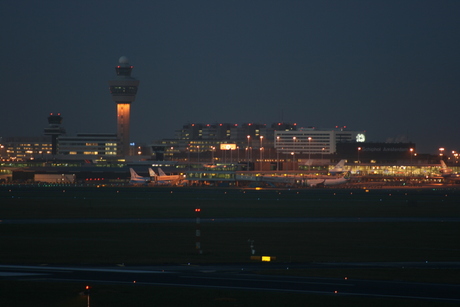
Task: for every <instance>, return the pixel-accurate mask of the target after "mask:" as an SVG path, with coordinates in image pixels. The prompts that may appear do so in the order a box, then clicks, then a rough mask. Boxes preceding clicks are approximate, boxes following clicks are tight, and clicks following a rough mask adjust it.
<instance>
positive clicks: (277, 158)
mask: <svg viewBox="0 0 460 307" xmlns="http://www.w3.org/2000/svg"><path fill="white" fill-rule="evenodd" d="M279 142H280V137H279V136H277V137H276V170H277V171H279V170H280V152H279V149H278V146H279Z"/></svg>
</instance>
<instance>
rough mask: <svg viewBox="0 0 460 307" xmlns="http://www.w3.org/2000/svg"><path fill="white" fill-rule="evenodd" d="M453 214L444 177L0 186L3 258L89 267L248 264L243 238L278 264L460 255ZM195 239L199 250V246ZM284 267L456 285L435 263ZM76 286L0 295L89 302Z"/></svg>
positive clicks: (262, 300)
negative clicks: (300, 183)
mask: <svg viewBox="0 0 460 307" xmlns="http://www.w3.org/2000/svg"><path fill="white" fill-rule="evenodd" d="M197 208H200V212H199V213H196V210H195V209H197ZM197 217H199V221H200V223H199V224H197ZM459 218H460V192H459V191H457V190H456V189H452V188H442V189H395V190H382V189H379V190H364V189H362V190H358V189H356V190H353V189H343V190H333V189H307V190H239V189H215V188H202V189H189V188H175V189H171V188H139V187H133V188H113V187H110V188H76V187H62V186H61V187H47V188H45V187H41V188H37V187H27V186H1V187H0V220H1V222H0V245H1V246H2V248H1V251H0V262H1V264H38V265H44V264H46V265H57V264H59V265H62V264H72V265H89V266H92V265H109V266H110V265H113V266H116V265H120V264H123V265H125V266H138V265H152V264H188V263H191V264H192V265H206V264H210V263H220V264H235V263H242V264H244V263H251V262H253V261H255V260H251V259H250V256H251V254H252V253H251V242H253V243H252V245H253V249H254V250H255V255H256V256H262V255H266V256H272V257H276V260H275V261H276V263H283V264H299V263H300V264H301V263H311V262H319V263H324V262H337V263H341V262H426V261H428V262H434V261H435V262H441V263H442V262H457V261H460V244H459V243H458V237H459V234H460V227H459V226H460V225H459ZM197 229H199V230H200V234H201V236H200V237H199V239H197V236H196V230H197ZM197 241H199V242H200V245H201V251H202V252H201V253H199V252H198V251H197V249H196V242H197ZM260 273H267V271H265V272H260ZM269 273H271V274H280V272H279V271H271V272H269ZM286 273H287V272H282V274H286ZM288 274H301V275H307V276H309V275H312V276H325V277H343V276H344V274H345V275H347V276H351V275H353V277H354V278H369V279H390V280H392V279H398V280H411V281H413V280H415V281H420V282H436V283H455V284H458V279H457V278H456V276H458V274H457V272H456V270H455V269H441V268H439V269H433V268H430V269H429V270H427V269H416V270H410V271H408V270H404V269H382V268H377V269H373V270H369V269H364V270H363V269H356V268H354V269H347V270H345V271H344V269H343V268H340V269H327V270H326V269H323V270H318V269H315V270H291V271H290V272H289V273H288ZM350 274H351V275H350ZM83 286H84V284H83V283H82V284H74V283H69V284H58V285H56V284H54V283H40V286H37V285H36V284H35V283H31V282H30V281H27V282H25V281H14V282H3V283H2V287H1V289H2V290H1V291H2V292H3V293H2V295H1V297H0V303H1V301H2V300H3V302H5V303H6V304H2V305H5V306H7V305H12V304H11V303H14V302H16V303H19V302H23V303H22V304H17V306H21V305H23V306H41V305H40V304H39V303H40V302H43V306H44V305H47V306H86V305H85V303H87V301H86V300H85V299H86V297H85V296H79V295H78V293H79V292H81V288H82V287H83ZM57 289H60V290H57ZM71 293H72V295H71ZM93 293H94V294H93ZM177 293H181V295H177ZM37 298H40V299H38V300H37ZM91 299H92V301H91V304H92V305H93V306H152V304H148V302H155V304H153V305H157V306H184V305H187V306H250V305H251V306H254V305H256V306H260V305H270V306H275V305H279V304H284V305H290V306H305V305H313V306H316V305H321V306H326V305H329V306H364V305H366V306H367V305H369V304H373V305H376V306H388V305H389V304H393V305H396V306H410V304H413V306H440V304H446V305H451V303H448V302H432V301H419V300H408V301H407V300H403V299H375V298H363V297H335V296H323V295H305V294H298V295H295V294H292V293H291V294H286V293H266V292H254V291H236V290H213V291H211V290H209V289H208V290H205V289H182V288H181V289H178V288H171V287H160V286H157V287H141V286H139V287H133V286H120V285H94V286H93V292H92V296H91ZM112 300H113V301H112ZM38 301H39V302H38ZM64 302H65V303H64ZM283 302H284V303H283ZM306 302H307V303H306ZM379 304H380V305H379ZM398 304H399V305H398ZM422 304H423V305H422Z"/></svg>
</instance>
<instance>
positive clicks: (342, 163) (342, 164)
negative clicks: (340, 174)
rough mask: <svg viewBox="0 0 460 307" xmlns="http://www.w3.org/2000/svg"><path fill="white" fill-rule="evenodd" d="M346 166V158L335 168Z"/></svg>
mask: <svg viewBox="0 0 460 307" xmlns="http://www.w3.org/2000/svg"><path fill="white" fill-rule="evenodd" d="M344 166H345V160H340V161H339V163H337V165H336V166H335V167H334V168H343V167H344Z"/></svg>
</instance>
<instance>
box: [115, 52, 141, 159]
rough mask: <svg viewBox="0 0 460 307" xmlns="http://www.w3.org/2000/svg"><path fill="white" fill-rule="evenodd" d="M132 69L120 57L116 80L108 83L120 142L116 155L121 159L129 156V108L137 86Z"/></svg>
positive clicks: (137, 82) (137, 81) (127, 62)
mask: <svg viewBox="0 0 460 307" xmlns="http://www.w3.org/2000/svg"><path fill="white" fill-rule="evenodd" d="M133 68H134V66H131V65H130V64H129V61H128V58H127V57H125V56H122V57H120V59H119V60H118V65H117V66H115V71H116V73H117V78H116V79H114V80H110V81H109V86H110V93H111V94H112V99H113V101H115V103H116V104H117V136H118V139H119V141H120V144H119V146H118V155H119V156H123V157H124V156H128V155H129V119H130V118H129V117H130V108H131V102H133V101H134V99H135V98H136V93H137V87H138V86H139V80H136V79H135V78H133V77H131V71H132V70H133Z"/></svg>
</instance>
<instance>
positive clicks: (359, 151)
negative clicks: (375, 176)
mask: <svg viewBox="0 0 460 307" xmlns="http://www.w3.org/2000/svg"><path fill="white" fill-rule="evenodd" d="M361 149H362V148H361V147H358V163H361V160H359V154H360V153H361Z"/></svg>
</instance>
